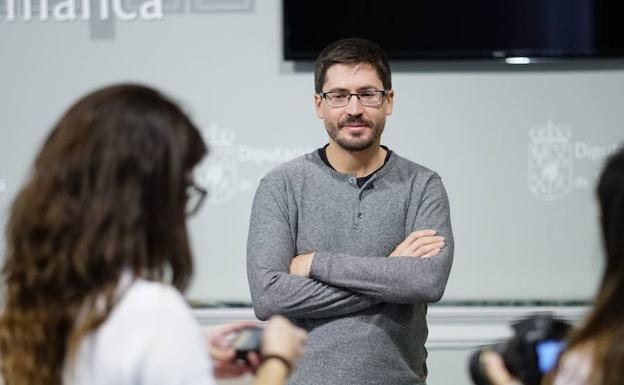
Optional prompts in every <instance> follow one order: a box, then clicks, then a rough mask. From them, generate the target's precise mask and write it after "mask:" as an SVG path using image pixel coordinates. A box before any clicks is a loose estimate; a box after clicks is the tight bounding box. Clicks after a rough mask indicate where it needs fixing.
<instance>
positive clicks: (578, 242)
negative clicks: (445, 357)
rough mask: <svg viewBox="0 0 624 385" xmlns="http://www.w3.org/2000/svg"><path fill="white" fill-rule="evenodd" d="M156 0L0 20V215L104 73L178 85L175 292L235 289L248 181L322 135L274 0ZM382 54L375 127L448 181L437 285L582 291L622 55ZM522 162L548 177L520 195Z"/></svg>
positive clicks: (241, 284)
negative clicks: (179, 258)
mask: <svg viewBox="0 0 624 385" xmlns="http://www.w3.org/2000/svg"><path fill="white" fill-rule="evenodd" d="M139 3H140V2H139ZM0 4H3V2H2V0H0ZM51 4H52V3H51ZM166 4H168V7H170V8H171V7H174V8H175V7H176V6H179V7H178V9H181V10H179V11H178V12H175V13H165V16H164V19H163V20H161V21H157V22H146V21H140V20H136V21H133V22H121V21H119V20H116V21H109V22H95V21H91V22H84V21H76V22H65V23H62V22H58V21H54V20H48V21H46V22H41V21H37V20H33V21H30V22H25V21H22V20H17V21H13V22H9V21H7V20H6V18H3V19H0V59H1V61H0V116H1V117H2V128H1V131H0V221H4V220H5V219H6V211H7V208H8V206H9V204H10V202H11V199H12V197H13V196H14V195H15V193H16V192H17V190H18V188H19V185H20V183H21V182H22V181H23V179H24V177H25V175H26V173H27V170H28V168H29V166H30V164H31V162H32V159H33V157H34V155H35V152H36V150H37V148H38V146H39V145H40V143H41V140H42V138H43V137H44V135H45V134H46V132H47V131H48V130H49V128H50V127H51V125H52V123H53V122H54V121H55V120H56V119H57V118H58V117H59V115H60V114H61V112H62V111H63V110H64V109H65V108H66V107H67V106H68V105H69V104H70V103H71V102H73V101H74V100H76V99H77V98H78V97H80V96H81V95H83V94H84V93H85V92H87V91H89V90H92V89H93V88H95V87H100V86H103V85H107V84H110V83H113V82H120V81H132V82H142V83H147V84H150V85H153V86H156V87H158V88H160V89H162V90H164V91H165V92H167V93H169V94H170V95H172V96H173V97H174V98H176V99H177V100H178V101H180V102H181V103H182V105H183V106H184V107H185V108H186V109H187V111H189V112H190V114H191V115H192V117H193V118H194V120H195V121H196V122H197V123H198V124H199V125H200V126H201V127H203V128H204V130H205V133H206V136H207V138H208V140H209V142H210V143H211V144H212V149H213V158H212V159H210V160H209V166H208V168H202V169H201V170H199V172H198V177H199V178H200V179H203V180H206V181H209V182H211V183H212V187H213V189H212V197H213V201H212V202H211V204H209V205H207V207H205V208H204V209H203V211H202V212H201V214H200V215H199V216H198V217H197V218H194V219H192V220H191V222H190V226H191V233H192V238H193V247H194V251H195V255H196V259H197V274H196V279H195V280H194V283H193V285H192V288H191V290H190V292H189V296H190V297H192V298H195V299H219V300H242V301H248V300H249V293H248V287H247V282H246V275H245V262H244V259H245V240H246V233H247V226H248V216H249V210H250V206H251V201H252V197H253V192H254V189H255V187H256V183H257V180H258V179H259V178H260V177H261V175H263V174H264V173H265V172H267V171H268V170H269V169H270V168H272V167H274V166H275V165H277V164H279V163H281V162H283V161H285V160H287V159H290V158H292V157H294V156H295V155H297V154H301V153H303V152H305V151H309V150H311V149H313V148H316V147H319V146H321V145H323V144H324V143H325V140H326V139H325V133H324V130H323V128H322V125H321V123H320V122H319V121H318V120H317V119H316V118H315V116H314V114H313V110H312V94H313V80H312V73H311V72H309V71H305V70H304V71H296V70H295V66H294V65H293V63H288V62H283V61H282V60H281V43H280V41H281V27H280V20H281V19H280V18H281V11H280V4H281V3H280V2H279V1H278V0H264V1H257V2H251V1H230V2H216V1H210V0H204V1H201V0H188V2H184V1H182V0H180V1H179V2H175V1H168V2H167V3H166ZM185 4H186V8H184V5H185ZM219 4H220V5H219ZM198 5H199V6H200V7H199V8H201V9H203V11H202V12H199V11H197V7H198ZM193 7H194V8H193ZM202 7H203V8H202ZM219 7H220V8H219ZM228 7H229V8H228ZM192 9H195V10H194V11H193V10H192ZM228 9H230V10H228ZM232 9H233V10H232ZM3 12H4V11H3V8H2V7H0V17H2V16H3V15H4V13H3ZM97 37H100V38H97ZM102 37H103V39H101V38H102ZM394 65H395V68H396V70H395V73H394V78H393V79H394V86H395V87H394V88H395V90H396V95H397V96H396V106H395V112H394V114H393V116H392V117H391V118H390V119H389V121H388V124H387V127H386V133H385V134H384V140H383V142H384V143H385V144H386V145H388V146H389V147H390V148H392V149H393V150H395V151H396V152H397V153H399V154H401V155H404V156H406V157H408V158H410V159H412V160H414V161H417V162H419V163H422V164H424V165H426V166H428V167H430V168H432V169H434V170H436V171H438V172H439V173H440V174H441V175H442V177H443V180H444V183H445V184H446V187H447V189H448V192H449V196H450V201H451V208H452V220H453V226H454V230H455V236H456V258H455V264H454V267H453V272H452V275H451V279H450V282H449V285H448V289H447V293H446V296H445V300H483V299H486V300H496V299H535V298H539V299H546V300H550V299H557V300H570V299H587V298H589V297H590V296H591V294H592V293H593V290H594V287H595V283H596V280H597V277H598V273H599V271H600V268H601V262H600V257H599V256H600V245H599V241H598V237H597V230H596V226H595V218H596V216H597V213H596V210H595V206H594V203H593V197H592V186H593V184H594V179H595V177H596V175H597V172H598V170H599V168H600V165H601V164H602V162H603V159H604V155H605V153H607V152H609V151H612V150H613V146H614V145H615V144H617V143H620V142H621V141H622V139H624V130H623V129H622V121H624V109H622V108H621V103H622V100H623V99H624V98H623V97H624V70H623V69H619V68H624V67H622V66H621V65H620V66H619V67H618V64H617V63H616V65H615V66H612V68H611V69H609V68H606V67H605V66H604V65H597V64H596V63H583V64H580V65H556V64H555V65H541V66H538V67H537V70H536V67H532V68H531V69H516V70H508V68H507V67H505V68H503V67H502V66H501V65H494V66H492V65H488V66H487V67H484V66H481V65H479V64H474V63H473V64H464V65H462V64H453V65H450V66H449V65H448V64H439V65H436V64H431V65H427V66H422V65H417V64H413V63H412V64H401V63H394ZM605 68H606V69H605ZM532 130H533V131H532ZM531 132H533V133H534V134H535V136H533V137H531V136H530V135H529V134H530V133H531ZM553 142H557V143H558V145H559V146H561V147H559V148H560V150H559V151H560V152H559V155H554V154H555V152H554V151H551V150H553V149H554V147H553V145H554V144H553ZM549 146H550V147H549ZM588 149H591V151H588ZM539 154H542V155H543V157H542V158H536V156H537V155H539ZM590 155H591V156H590ZM540 159H541V161H543V162H542V163H540V162H539V160H540ZM547 161H552V162H554V167H555V169H554V171H553V168H552V167H551V168H550V174H549V172H548V168H546V163H545V162H547ZM551 166H552V165H551ZM531 176H533V177H534V181H538V182H539V181H541V182H542V187H544V186H546V187H548V186H551V187H552V186H553V185H552V182H553V181H555V180H557V178H560V182H561V184H560V185H559V187H557V188H554V189H551V190H550V191H547V190H546V189H545V190H542V191H539V192H535V193H532V192H531V190H530V188H531V186H535V183H532V184H531V185H530V184H529V182H528V181H529V178H530V177H531ZM549 176H550V178H551V179H548V177H549ZM549 181H550V182H549ZM549 183H551V184H549ZM1 247H3V246H0V251H2V249H1Z"/></svg>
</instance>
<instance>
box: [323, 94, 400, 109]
mask: <svg viewBox="0 0 624 385" xmlns="http://www.w3.org/2000/svg"><path fill="white" fill-rule="evenodd" d="M366 92H375V93H380V94H381V99H380V100H379V103H377V104H363V103H362V100H361V99H360V94H362V93H366ZM389 92H390V90H366V91H360V92H356V93H351V92H345V91H327V92H321V93H319V95H320V96H321V99H325V103H327V105H328V106H330V107H334V108H342V107H346V106H348V105H349V103H351V97H353V96H354V95H355V96H356V97H357V101H358V103H360V105H362V106H364V107H378V106H381V105H382V104H383V102H384V100H385V99H386V96H388V93H389ZM327 94H344V95H349V97H348V98H347V103H345V104H344V105H342V106H334V105H331V104H330V103H329V102H328V101H327Z"/></svg>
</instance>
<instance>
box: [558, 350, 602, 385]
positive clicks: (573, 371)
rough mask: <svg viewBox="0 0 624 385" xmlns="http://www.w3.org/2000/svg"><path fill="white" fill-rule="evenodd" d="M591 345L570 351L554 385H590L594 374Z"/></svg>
mask: <svg viewBox="0 0 624 385" xmlns="http://www.w3.org/2000/svg"><path fill="white" fill-rule="evenodd" d="M592 348H593V346H592V345H591V344H586V345H584V346H581V347H577V348H576V349H574V350H572V351H569V352H567V353H565V354H564V355H563V357H562V358H561V362H560V363H559V369H558V370H557V374H556V376H555V380H554V381H553V384H554V385H588V384H589V377H590V375H591V373H592V356H593V354H592Z"/></svg>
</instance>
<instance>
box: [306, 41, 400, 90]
mask: <svg viewBox="0 0 624 385" xmlns="http://www.w3.org/2000/svg"><path fill="white" fill-rule="evenodd" d="M360 63H367V64H370V65H371V66H373V68H375V70H376V71H377V75H378V76H379V79H381V82H382V84H383V87H384V89H385V90H389V89H391V88H392V79H391V74H390V64H388V59H387V58H386V54H385V53H384V52H383V50H382V49H381V47H380V46H379V45H377V44H376V43H374V42H372V41H370V40H366V39H358V38H348V39H342V40H338V41H335V42H333V43H331V44H330V45H328V46H327V47H325V49H324V50H323V51H322V52H321V54H320V55H319V56H318V58H317V59H316V62H315V63H314V91H315V92H317V93H321V92H322V91H323V85H324V84H325V75H326V74H327V69H329V67H331V66H333V65H334V64H348V65H352V64H360Z"/></svg>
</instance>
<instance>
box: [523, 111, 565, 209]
mask: <svg viewBox="0 0 624 385" xmlns="http://www.w3.org/2000/svg"><path fill="white" fill-rule="evenodd" d="M570 136H571V131H570V129H569V128H568V127H562V126H557V125H555V124H554V123H553V122H552V121H549V122H548V123H547V124H546V125H541V126H535V127H532V128H531V129H530V131H529V138H530V140H531V142H530V144H529V151H528V158H529V159H528V165H529V169H528V182H529V191H530V192H531V193H532V194H533V195H535V196H536V197H538V198H540V199H543V200H557V199H561V198H563V197H564V196H566V195H567V194H568V193H570V191H571V190H572V165H573V162H572V144H571V143H570Z"/></svg>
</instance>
